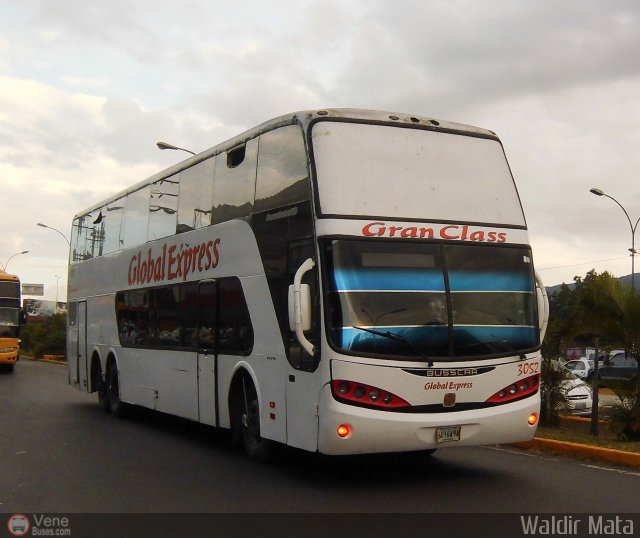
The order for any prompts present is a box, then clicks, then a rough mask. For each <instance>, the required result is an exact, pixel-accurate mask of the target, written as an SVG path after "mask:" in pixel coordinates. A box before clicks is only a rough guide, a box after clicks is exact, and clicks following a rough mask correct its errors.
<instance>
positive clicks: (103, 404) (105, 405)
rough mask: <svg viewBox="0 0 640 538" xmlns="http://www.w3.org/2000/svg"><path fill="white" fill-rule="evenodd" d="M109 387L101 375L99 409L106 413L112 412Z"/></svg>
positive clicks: (98, 391) (99, 381)
mask: <svg viewBox="0 0 640 538" xmlns="http://www.w3.org/2000/svg"><path fill="white" fill-rule="evenodd" d="M108 387H109V385H108V383H107V382H106V381H105V380H104V379H102V375H100V379H99V380H98V390H97V391H96V392H97V393H98V407H100V409H102V410H103V411H104V412H105V413H110V412H111V403H110V400H109V388H108Z"/></svg>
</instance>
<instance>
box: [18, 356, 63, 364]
mask: <svg viewBox="0 0 640 538" xmlns="http://www.w3.org/2000/svg"><path fill="white" fill-rule="evenodd" d="M47 356H48V355H45V357H47ZM20 360H21V361H31V362H46V363H48V364H57V365H58V366H66V365H67V361H65V360H57V359H38V358H36V357H30V356H27V355H20Z"/></svg>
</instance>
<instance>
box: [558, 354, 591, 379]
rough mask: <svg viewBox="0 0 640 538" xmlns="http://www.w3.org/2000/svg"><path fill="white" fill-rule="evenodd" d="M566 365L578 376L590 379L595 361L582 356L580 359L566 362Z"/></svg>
mask: <svg viewBox="0 0 640 538" xmlns="http://www.w3.org/2000/svg"><path fill="white" fill-rule="evenodd" d="M564 367H565V368H566V369H567V370H569V371H570V372H571V373H572V374H574V375H575V376H576V377H579V378H581V379H588V378H589V374H590V373H591V371H592V370H593V361H591V360H589V359H586V358H585V357H580V358H579V359H576V360H573V361H569V362H567V363H565V365H564Z"/></svg>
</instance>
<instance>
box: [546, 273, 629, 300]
mask: <svg viewBox="0 0 640 538" xmlns="http://www.w3.org/2000/svg"><path fill="white" fill-rule="evenodd" d="M635 275H636V279H635V280H636V289H640V273H635ZM617 280H618V281H619V282H621V283H622V284H624V285H625V286H631V275H625V276H620V277H618V278H617ZM565 284H566V285H567V286H569V289H573V288H574V287H575V284H574V283H573V282H571V283H568V282H565ZM561 287H562V284H557V285H555V286H545V288H546V290H547V294H549V295H551V294H552V293H555V292H557V291H560V288H561Z"/></svg>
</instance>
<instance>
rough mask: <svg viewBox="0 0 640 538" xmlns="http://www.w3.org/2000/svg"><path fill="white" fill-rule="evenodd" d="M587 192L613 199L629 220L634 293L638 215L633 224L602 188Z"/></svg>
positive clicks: (628, 217) (621, 206)
mask: <svg viewBox="0 0 640 538" xmlns="http://www.w3.org/2000/svg"><path fill="white" fill-rule="evenodd" d="M589 192H590V193H591V194H595V195H596V196H605V197H606V198H609V199H610V200H613V201H614V202H615V203H616V204H618V206H619V207H620V209H622V211H623V212H624V214H625V216H626V217H627V220H628V221H629V227H630V228H631V248H630V249H629V252H631V289H632V290H633V292H634V293H635V291H636V282H635V272H636V270H635V255H636V229H637V228H638V222H640V217H638V220H636V223H635V224H633V222H632V221H631V217H630V216H629V213H627V210H626V209H625V208H624V207H623V205H622V204H621V203H620V202H618V200H616V199H615V198H614V197H613V196H609V195H608V194H607V193H605V192H604V191H603V190H601V189H596V188H595V187H594V188H592V189H589Z"/></svg>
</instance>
